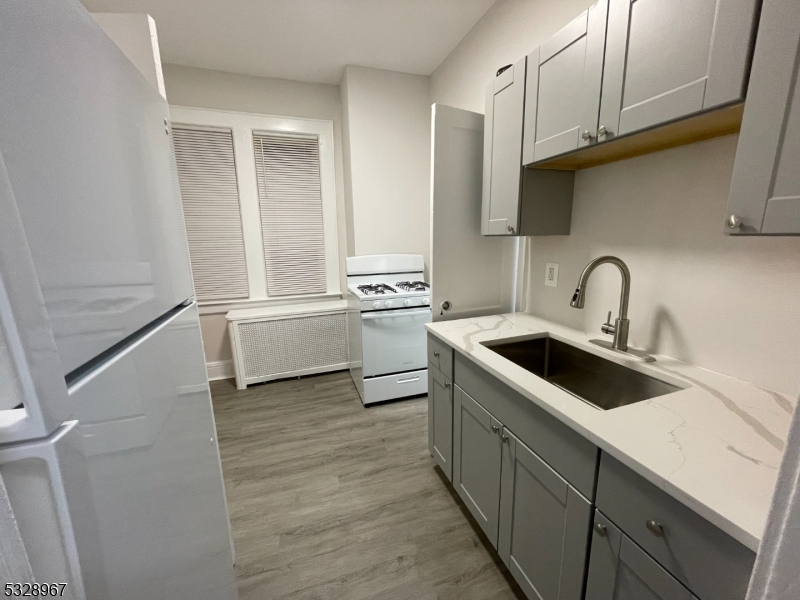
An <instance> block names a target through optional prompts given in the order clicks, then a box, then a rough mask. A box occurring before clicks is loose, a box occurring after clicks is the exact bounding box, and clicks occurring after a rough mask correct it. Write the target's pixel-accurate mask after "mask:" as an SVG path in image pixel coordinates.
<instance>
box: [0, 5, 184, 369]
mask: <svg viewBox="0 0 800 600" xmlns="http://www.w3.org/2000/svg"><path fill="white" fill-rule="evenodd" d="M0 81H2V82H3V83H2V85H0V106H2V107H3V116H2V119H0V152H1V153H2V155H3V158H4V162H5V168H6V170H7V174H8V181H9V182H10V187H11V190H12V193H13V196H14V198H15V203H16V205H17V207H18V211H19V214H20V216H21V219H22V223H23V225H24V229H25V233H26V236H27V243H28V245H29V247H30V250H31V255H32V257H33V262H34V264H35V267H36V271H37V274H38V278H39V282H40V285H41V288H42V294H43V296H44V301H45V304H46V310H47V313H48V315H49V318H50V320H51V325H52V329H53V333H54V335H55V340H56V344H57V346H58V352H59V355H60V357H61V362H62V374H67V373H69V372H71V371H73V370H74V369H75V368H76V367H78V366H80V365H82V364H84V363H85V362H87V361H88V360H90V359H91V358H93V357H95V356H97V355H98V354H100V353H101V352H103V351H104V350H106V349H108V348H109V347H110V346H112V345H114V344H116V343H117V342H119V341H120V340H122V339H124V338H125V337H126V336H128V335H130V334H131V333H133V332H135V331H136V330H138V329H140V328H141V327H143V326H145V325H146V324H147V323H149V322H151V321H152V320H153V319H155V318H156V317H158V316H159V315H161V314H163V313H164V312H166V311H167V310H169V309H170V308H173V307H174V306H176V305H178V304H180V303H181V302H183V301H185V300H186V299H187V298H190V297H191V296H192V295H193V293H194V292H193V286H192V280H191V271H190V266H189V257H188V247H187V243H186V231H185V227H184V223H183V211H182V206H181V201H180V192H179V188H178V186H177V175H176V174H175V171H174V161H173V160H172V159H171V135H170V133H169V131H170V128H169V109H168V106H167V104H166V102H165V101H164V99H163V98H162V97H161V96H160V95H159V93H158V92H157V91H156V90H155V89H153V88H152V87H151V86H150V84H149V83H148V82H147V80H146V79H145V77H144V76H143V75H142V74H141V73H140V72H139V70H138V69H137V68H136V67H135V66H134V65H133V63H131V62H130V61H129V60H128V59H127V58H126V57H125V55H124V54H123V53H122V51H121V50H120V49H119V48H118V47H117V46H116V44H114V42H113V41H111V39H110V38H109V37H108V36H107V35H106V34H105V33H104V32H103V30H102V29H101V28H100V26H99V25H98V24H97V23H96V22H95V21H94V19H92V17H91V16H90V15H89V13H88V12H86V10H85V9H84V8H83V6H81V4H80V3H79V2H78V1H77V0H37V1H36V2H3V3H0Z"/></svg>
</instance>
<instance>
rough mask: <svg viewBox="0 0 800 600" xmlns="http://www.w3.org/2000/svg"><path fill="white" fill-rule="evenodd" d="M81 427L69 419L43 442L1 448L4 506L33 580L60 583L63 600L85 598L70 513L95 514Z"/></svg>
mask: <svg viewBox="0 0 800 600" xmlns="http://www.w3.org/2000/svg"><path fill="white" fill-rule="evenodd" d="M76 426H77V422H76V421H70V422H68V423H65V424H64V425H62V426H61V427H60V428H59V429H57V430H56V432H55V433H53V435H51V436H50V437H48V438H45V439H43V440H39V441H36V442H31V443H26V444H16V445H12V446H4V447H1V448H0V478H2V482H3V485H4V488H5V491H6V497H5V502H4V504H5V505H6V506H5V508H6V510H8V508H10V509H11V512H12V516H13V521H14V522H15V524H16V529H17V531H16V532H15V533H16V535H17V536H18V537H19V539H20V540H21V542H22V545H23V546H24V548H23V551H24V554H26V555H27V562H28V566H29V570H30V571H31V572H32V574H33V581H36V582H37V583H40V584H41V583H48V584H49V583H54V584H56V585H57V588H56V589H57V591H58V592H59V594H60V595H59V596H58V597H63V598H66V599H68V600H84V598H86V594H85V590H84V586H83V576H82V574H81V569H80V561H79V558H78V543H77V539H78V537H77V536H76V535H75V530H74V528H73V521H74V519H73V516H72V515H71V514H70V510H71V509H74V510H76V511H77V510H80V511H83V514H86V513H87V512H88V513H90V512H91V504H90V503H89V502H86V500H87V499H89V498H90V495H89V494H88V486H87V479H86V470H85V464H84V461H83V457H82V450H81V446H82V442H81V437H80V434H79V433H78V430H77V427H76ZM87 541H88V538H87ZM0 548H2V549H4V550H5V545H4V544H0ZM0 579H2V578H0ZM14 582H15V583H21V584H24V583H31V581H28V580H25V579H23V580H19V579H15V580H14ZM0 583H3V584H5V583H11V582H6V581H0ZM59 584H63V587H62V586H61V585H59ZM49 589H50V588H49V587H48V591H49Z"/></svg>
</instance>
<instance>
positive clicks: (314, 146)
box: [253, 133, 325, 296]
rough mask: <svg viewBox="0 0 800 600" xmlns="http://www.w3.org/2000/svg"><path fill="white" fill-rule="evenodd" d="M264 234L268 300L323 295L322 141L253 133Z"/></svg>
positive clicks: (304, 137)
mask: <svg viewBox="0 0 800 600" xmlns="http://www.w3.org/2000/svg"><path fill="white" fill-rule="evenodd" d="M253 150H254V152H255V156H256V175H257V177H258V201H259V205H260V209H261V232H262V237H263V241H264V262H265V264H266V270H267V293H268V294H269V295H270V296H291V295H298V294H321V293H324V292H325V237H324V232H323V227H322V192H321V189H320V181H319V141H318V140H317V138H316V137H312V136H303V137H299V136H288V135H279V134H270V133H256V134H254V135H253Z"/></svg>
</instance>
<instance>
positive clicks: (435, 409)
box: [428, 363, 453, 481]
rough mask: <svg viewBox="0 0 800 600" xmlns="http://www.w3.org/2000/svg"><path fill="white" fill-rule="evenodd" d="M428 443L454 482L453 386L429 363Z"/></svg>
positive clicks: (436, 458) (446, 473)
mask: <svg viewBox="0 0 800 600" xmlns="http://www.w3.org/2000/svg"><path fill="white" fill-rule="evenodd" d="M428 443H429V445H430V451H431V454H432V455H433V458H434V460H435V461H436V464H437V465H439V468H440V469H441V470H442V471H444V474H445V475H447V479H449V480H450V481H453V385H452V382H451V381H450V380H449V379H448V378H447V377H445V376H444V375H443V374H442V372H441V371H439V369H437V368H436V367H434V366H433V365H432V364H430V363H428Z"/></svg>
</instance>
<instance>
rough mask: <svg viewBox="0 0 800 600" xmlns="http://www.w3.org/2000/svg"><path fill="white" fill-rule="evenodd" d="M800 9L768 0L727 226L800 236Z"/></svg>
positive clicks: (790, 1) (792, 0)
mask: <svg viewBox="0 0 800 600" xmlns="http://www.w3.org/2000/svg"><path fill="white" fill-rule="evenodd" d="M798 69H800V9H798V4H797V0H765V1H764V5H763V8H762V11H761V19H760V21H759V27H758V38H757V42H756V47H755V54H754V56H753V67H752V71H751V74H750V84H749V87H748V90H747V103H746V104H745V109H744V119H743V121H742V130H741V133H740V135H739V146H738V149H737V151H736V162H735V165H734V168H733V179H732V181H731V191H730V197H729V202H728V213H727V215H726V216H727V218H726V222H725V230H726V231H727V232H728V233H731V234H745V235H747V234H789V235H797V234H800V72H799V71H798Z"/></svg>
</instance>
